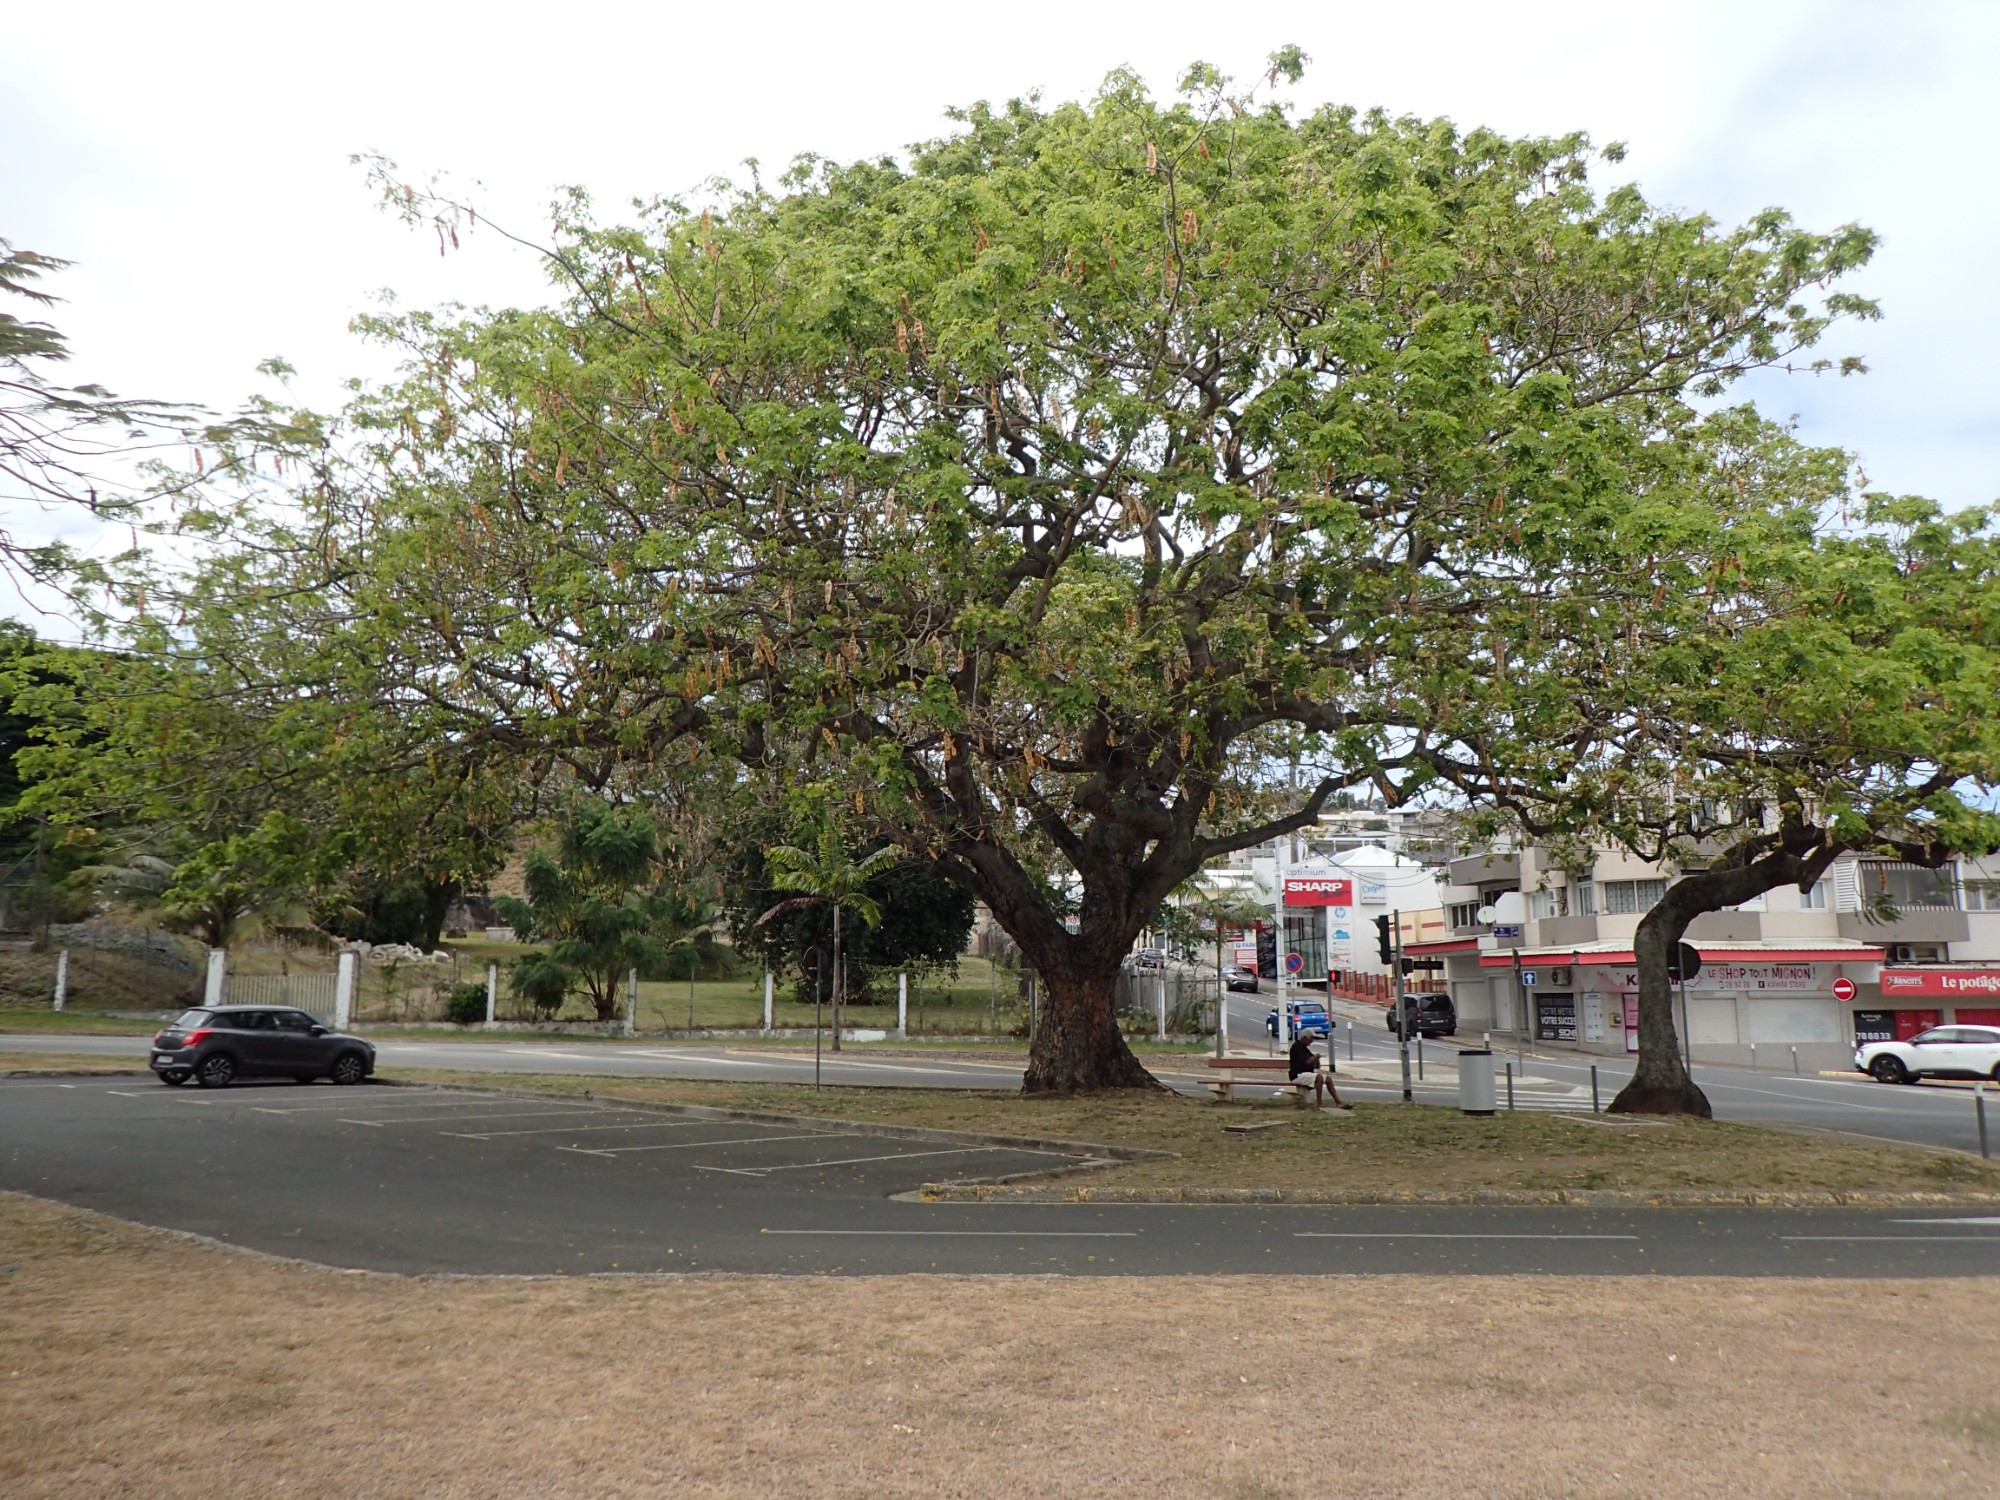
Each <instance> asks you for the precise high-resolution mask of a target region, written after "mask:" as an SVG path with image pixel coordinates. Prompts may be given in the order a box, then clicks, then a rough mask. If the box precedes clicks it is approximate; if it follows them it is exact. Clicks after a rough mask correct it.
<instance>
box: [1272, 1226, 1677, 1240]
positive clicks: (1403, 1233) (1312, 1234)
mask: <svg viewBox="0 0 2000 1500" xmlns="http://www.w3.org/2000/svg"><path fill="white" fill-rule="evenodd" d="M1292 1238H1293V1239H1296V1240H1636V1239H1637V1238H1639V1236H1638V1235H1636V1234H1435V1233H1431V1232H1428V1231H1420V1230H1400V1231H1383V1232H1381V1233H1368V1232H1364V1231H1361V1230H1335V1229H1302V1230H1300V1231H1298V1232H1297V1233H1296V1234H1294V1235H1293V1236H1292Z"/></svg>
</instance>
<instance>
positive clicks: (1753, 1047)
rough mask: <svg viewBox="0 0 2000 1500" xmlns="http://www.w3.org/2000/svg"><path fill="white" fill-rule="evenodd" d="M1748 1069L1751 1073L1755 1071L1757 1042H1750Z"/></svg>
mask: <svg viewBox="0 0 2000 1500" xmlns="http://www.w3.org/2000/svg"><path fill="white" fill-rule="evenodd" d="M1750 1071H1751V1072H1753V1073H1754V1072H1756V1071H1757V1044H1756V1043H1755V1042H1752V1043H1751V1044H1750Z"/></svg>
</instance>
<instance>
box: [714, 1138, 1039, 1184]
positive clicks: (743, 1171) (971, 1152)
mask: <svg viewBox="0 0 2000 1500" xmlns="http://www.w3.org/2000/svg"><path fill="white" fill-rule="evenodd" d="M1022 1149H1023V1148H1021V1147H1018V1146H960V1147H958V1148H956V1149H955V1150H951V1151H892V1152H890V1153H889V1154H888V1155H887V1156H842V1157H836V1158H834V1159H833V1160H831V1161H788V1162H781V1163H779V1164H778V1165H777V1166H774V1167H704V1166H702V1165H700V1164H699V1163H697V1164H696V1166H695V1170H696V1171H697V1172H734V1173H735V1174H736V1175H737V1176H739V1177H765V1176H768V1175H770V1174H771V1173H772V1172H799V1171H803V1170H805V1169H806V1168H808V1167H854V1166H859V1165H861V1164H862V1163H863V1162H873V1161H914V1160H915V1159H916V1158H917V1157H920V1156H977V1155H979V1154H980V1153H982V1152H986V1151H1018V1150H1022ZM1033 1154H1034V1155H1036V1156H1063V1155H1064V1154H1065V1153H1063V1152H1061V1151H1037V1152H1034V1153H1033Z"/></svg>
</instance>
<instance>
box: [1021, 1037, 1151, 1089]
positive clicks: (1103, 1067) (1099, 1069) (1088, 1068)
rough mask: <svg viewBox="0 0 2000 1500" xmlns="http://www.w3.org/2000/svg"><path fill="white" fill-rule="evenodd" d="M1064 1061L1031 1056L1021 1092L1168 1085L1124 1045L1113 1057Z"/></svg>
mask: <svg viewBox="0 0 2000 1500" xmlns="http://www.w3.org/2000/svg"><path fill="white" fill-rule="evenodd" d="M1064 1061H1067V1060H1066V1059H1053V1060H1045V1059H1041V1058H1032V1059H1030V1060H1029V1063H1028V1071H1027V1075H1026V1077H1024V1078H1023V1079H1022V1081H1021V1092H1022V1093H1024V1094H1039V1095H1044V1096H1048V1095H1054V1096H1059V1097H1064V1098H1067V1097H1070V1096H1073V1095H1076V1094H1105V1093H1111V1092H1113V1091H1115V1090H1118V1089H1150V1090H1158V1091H1160V1092H1166V1091H1167V1086H1166V1085H1165V1084H1164V1083H1161V1082H1160V1080H1159V1079H1157V1078H1155V1077H1154V1076H1153V1075H1152V1074H1151V1073H1148V1072H1147V1071H1146V1069H1145V1067H1144V1065H1143V1064H1141V1063H1140V1061H1139V1059H1138V1058H1136V1057H1134V1056H1133V1055H1132V1054H1131V1052H1130V1051H1129V1050H1127V1049H1126V1048H1124V1047H1120V1048H1119V1049H1118V1052H1117V1055H1116V1056H1114V1057H1108V1058H1092V1059H1089V1060H1088V1062H1087V1064H1086V1065H1084V1066H1070V1067H1064V1066H1062V1063H1063V1062H1064ZM1078 1061H1079V1062H1081V1061H1083V1060H1081V1059H1079V1060H1078Z"/></svg>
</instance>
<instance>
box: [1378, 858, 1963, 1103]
mask: <svg viewBox="0 0 2000 1500" xmlns="http://www.w3.org/2000/svg"><path fill="white" fill-rule="evenodd" d="M1447 879H1448V882H1449V883H1448V884H1447V885H1445V887H1444V889H1443V903H1444V910H1443V924H1442V925H1443V928H1444V931H1443V932H1442V933H1441V934H1440V935H1439V936H1438V937H1437V938H1436V939H1435V940H1430V941H1424V942H1420V943H1419V944H1417V945H1415V947H1414V949H1413V951H1415V952H1418V953H1419V954H1421V955H1423V956H1430V957H1438V958H1442V959H1444V961H1445V972H1446V977H1447V980H1448V983H1449V988H1450V990H1451V993H1452V997H1453V999H1454V1002H1455V1003H1456V1005H1457V1007H1458V1012H1459V1019H1460V1028H1461V1030H1463V1031H1477V1030H1489V1029H1490V1030H1494V1031H1502V1032H1510V1033H1520V1032H1525V1033H1526V1034H1527V1035H1528V1036H1529V1037H1531V1038H1533V1039H1534V1040H1536V1041H1537V1042H1539V1043H1543V1044H1550V1045H1557V1046H1574V1047H1577V1048H1579V1049H1581V1050H1583V1051H1588V1052H1608V1053H1616V1052H1619V1051H1636V1050H1637V1046H1638V1036H1637V1026H1638V1015H1637V998H1636V997H1637V988H1638V981H1637V973H1636V970H1635V968H1634V960H1633V954H1632V938H1633V934H1634V932H1635V931H1636V930H1637V928H1638V925H1639V919H1640V918H1641V917H1642V916H1643V915H1644V914H1645V913H1646V911H1647V910H1648V909H1649V908H1650V907H1651V906H1652V905H1653V904H1654V903H1655V902H1656V901H1658V900H1659V898H1660V896H1661V894H1662V893H1663V892H1664V891H1665V890H1666V887H1667V884H1668V882H1669V881H1670V880H1671V879H1672V872H1670V871H1667V870H1663V869H1662V868H1661V867H1659V866H1656V865H1649V864H1646V863H1644V862H1642V861H1639V860H1635V859H1632V858H1630V857H1629V856H1624V855H1620V854H1615V853H1600V854H1599V855H1598V856H1597V857H1596V858H1595V859H1594V860H1593V861H1592V863H1591V864H1590V865H1589V866H1588V867H1587V868H1583V869H1563V868H1560V867H1558V866H1556V865H1555V864H1554V863H1553V862H1552V861H1551V860H1550V858H1549V856H1548V855H1547V853H1546V851H1543V850H1539V849H1533V848H1530V849H1523V850H1518V851H1510V850H1498V851H1495V852H1493V853H1491V854H1485V855H1474V856H1471V857H1468V858H1464V859H1458V860H1454V861H1452V863H1451V865H1450V867H1449V869H1448V872H1447ZM1507 891H1517V892H1519V893H1520V895H1521V899H1522V903H1523V906H1524V911H1523V914H1522V920H1521V921H1520V922H1519V923H1517V924H1512V925H1506V926H1502V925H1495V924H1490V923H1483V922H1481V921H1480V920H1479V918H1480V914H1481V912H1482V911H1484V910H1487V909H1490V908H1491V907H1492V906H1493V903H1494V901H1495V899H1496V898H1497V897H1498V896H1500V895H1501V894H1502V893H1504V892H1507ZM1885 898H1886V899H1887V900H1889V901H1891V902H1893V904H1894V906H1895V908H1896V910H1897V915H1896V917H1895V918H1894V919H1893V920H1890V921H1880V920H1877V918H1876V915H1875V911H1876V906H1877V903H1878V901H1880V900H1882V899H1885ZM1687 938H1688V941H1689V942H1690V943H1692V944H1693V945H1694V947H1695V949H1696V951H1697V952H1699V953H1700V954H1701V958H1702V971H1701V973H1700V974H1699V975H1697V976H1696V977H1695V979H1694V980H1693V981H1692V982H1690V983H1689V984H1688V986H1687V993H1686V1004H1685V1010H1684V1012H1683V1011H1682V1008H1681V1003H1680V1001H1679V999H1678V998H1677V1000H1676V1023H1677V1025H1678V1024H1680V1020H1681V1016H1682V1014H1684V1015H1685V1018H1686V1020H1685V1027H1684V1033H1683V1034H1684V1035H1685V1036H1686V1037H1688V1038H1689V1039H1691V1041H1692V1045H1693V1051H1694V1056H1695V1058H1696V1059H1697V1060H1707V1061H1712V1062H1748V1061H1751V1060H1752V1057H1753V1053H1752V1048H1753V1047H1754V1048H1755V1049H1756V1052H1755V1054H1754V1055H1755V1060H1756V1062H1757V1064H1758V1066H1760V1067H1784V1068H1789V1067H1790V1066H1791V1063H1792V1049H1793V1048H1796V1049H1797V1057H1798V1065H1799V1067H1800V1068H1801V1069H1802V1070H1816V1069H1819V1068H1823V1067H1830V1066H1844V1065H1845V1064H1846V1063H1847V1062H1848V1061H1849V1059H1850V1057H1851V1054H1852V1051H1853V1048H1854V1045H1855V1043H1856V1041H1857V1040H1874V1039H1877V1038H1881V1037H1907V1036H1912V1035H1915V1034H1916V1033H1917V1032H1918V1031H1921V1030H1923V1029H1925V1028H1926V1027H1929V1026H1934V1025H1938V1024H1940V1023H1949V1022H1952V1021H1955V1020H1957V1021H1977V1022H1984V1023H1987V1024H2000V861H1984V862H1982V861H1962V862H1959V863H1958V864H1956V865H1947V866H1945V867H1944V868H1942V869H1940V870H1927V869H1922V868H1920V867H1918V866H1913V865H1905V864H1901V863H1898V862H1895V861H1890V860H1881V859H1872V858H1854V857H1851V856H1850V857H1846V858H1843V859H1841V860H1840V861H1838V862H1837V863H1836V864H1835V865H1834V866H1833V868H1832V869H1831V870H1829V871H1828V872H1827V875H1826V877H1825V878H1824V879H1823V880H1821V881H1820V882H1819V884H1817V885H1816V886H1814V888H1813V889H1812V890H1810V891H1805V892H1801V891H1798V890H1796V889H1794V888H1792V887H1789V886H1785V887H1781V888H1779V889H1778V890H1775V891H1770V892H1767V893H1766V894H1765V895H1764V896H1762V897H1760V898H1758V899H1757V900H1754V901H1749V902H1745V903H1744V904H1743V905H1742V906H1740V907H1737V908H1734V909H1731V910H1728V911H1720V912H1712V913H1709V914H1707V915H1705V916H1703V917H1700V918H1698V919H1697V920H1696V921H1695V922H1694V924H1693V925H1692V926H1691V927H1690V928H1689V929H1688V934H1687Z"/></svg>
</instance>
